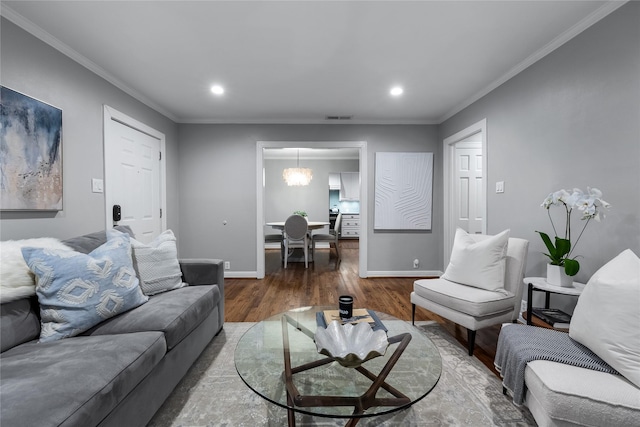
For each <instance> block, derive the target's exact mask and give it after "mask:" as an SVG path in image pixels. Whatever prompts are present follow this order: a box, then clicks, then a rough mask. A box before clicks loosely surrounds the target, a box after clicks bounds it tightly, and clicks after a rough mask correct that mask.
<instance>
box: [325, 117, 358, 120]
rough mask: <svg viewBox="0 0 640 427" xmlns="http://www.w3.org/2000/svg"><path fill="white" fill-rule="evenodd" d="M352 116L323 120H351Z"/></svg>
mask: <svg viewBox="0 0 640 427" xmlns="http://www.w3.org/2000/svg"><path fill="white" fill-rule="evenodd" d="M352 118H353V116H326V117H325V120H351V119H352Z"/></svg>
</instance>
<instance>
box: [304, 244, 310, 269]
mask: <svg viewBox="0 0 640 427" xmlns="http://www.w3.org/2000/svg"><path fill="white" fill-rule="evenodd" d="M304 268H309V241H308V240H307V238H306V237H305V239H304Z"/></svg>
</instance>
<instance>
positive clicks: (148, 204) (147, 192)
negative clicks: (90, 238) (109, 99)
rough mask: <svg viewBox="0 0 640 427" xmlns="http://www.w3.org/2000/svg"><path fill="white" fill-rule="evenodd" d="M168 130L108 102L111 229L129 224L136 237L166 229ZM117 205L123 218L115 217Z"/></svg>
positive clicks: (106, 151)
mask: <svg viewBox="0 0 640 427" xmlns="http://www.w3.org/2000/svg"><path fill="white" fill-rule="evenodd" d="M164 151H165V137H164V134H162V133H160V132H158V131H157V130H155V129H152V128H150V127H148V126H146V125H145V124H143V123H140V122H138V121H137V120H135V119H133V118H131V117H128V116H126V115H125V114H122V113H120V112H119V111H117V110H115V109H113V108H111V107H109V106H106V105H105V106H104V167H105V171H104V177H105V186H104V188H105V218H106V225H105V227H106V228H107V229H109V228H111V227H113V226H114V225H128V226H130V227H131V229H132V230H133V232H134V234H135V236H136V239H138V240H140V241H141V242H143V243H148V242H150V241H151V240H153V238H154V237H156V236H157V235H158V234H160V233H161V232H162V230H164V229H166V215H164V212H166V191H165V188H166V185H165V159H164V157H165V156H164V155H163V153H164ZM114 205H117V206H119V207H120V215H121V218H119V219H118V218H114V209H113V207H114Z"/></svg>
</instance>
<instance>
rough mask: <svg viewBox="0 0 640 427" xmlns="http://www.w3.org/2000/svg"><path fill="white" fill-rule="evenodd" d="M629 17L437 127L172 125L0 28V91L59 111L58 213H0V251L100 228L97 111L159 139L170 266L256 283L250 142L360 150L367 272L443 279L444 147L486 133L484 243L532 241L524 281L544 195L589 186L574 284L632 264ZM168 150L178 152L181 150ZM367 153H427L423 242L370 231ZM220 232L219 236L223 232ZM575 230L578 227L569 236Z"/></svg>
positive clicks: (639, 223) (639, 155)
mask: <svg viewBox="0 0 640 427" xmlns="http://www.w3.org/2000/svg"><path fill="white" fill-rule="evenodd" d="M639 20H640V4H638V3H637V2H630V3H629V4H627V5H625V6H623V7H622V8H620V9H619V10H617V11H616V12H614V13H613V14H612V15H610V16H609V17H607V18H605V19H603V20H602V21H601V22H599V23H597V24H595V25H594V26H593V27H591V28H589V29H587V30H586V31H585V32H583V33H582V34H580V35H579V36H577V37H576V38H575V39H573V40H572V41H570V42H569V43H567V44H566V45H564V46H562V47H561V48H560V49H558V50H557V51H555V52H553V53H552V54H550V55H548V56H547V57H545V58H543V59H542V60H541V61H539V62H538V63H536V64H534V65H533V66H531V67H529V68H528V69H527V70H525V71H524V72H522V73H521V74H519V75H518V76H516V77H514V78H513V79H511V80H510V81H508V82H507V83H505V84H504V85H502V86H501V87H499V88H497V89H496V90H494V91H493V92H491V93H490V94H488V95H487V96H485V97H484V98H482V99H480V100H479V101H477V102H476V103H474V104H473V105H471V106H470V107H468V108H466V109H465V110H463V111H462V112H460V113H459V114H456V115H455V116H454V117H452V118H451V119H449V120H447V121H445V122H444V123H443V124H441V125H440V126H427V125H425V126H400V125H399V126H389V125H379V126H376V125H190V124H182V125H176V124H174V123H173V122H172V121H171V120H168V119H167V118H165V117H164V116H162V115H161V114H159V113H157V112H155V111H153V110H152V109H150V108H148V107H146V106H145V105H143V104H141V103H140V102H138V101H136V100H135V99H133V98H131V97H130V96H128V95H126V94H125V93H123V92H122V91H120V90H119V89H117V88H115V87H114V86H112V85H111V84H109V83H108V82H106V81H105V80H103V79H102V78H100V77H98V76H96V75H95V74H93V73H91V72H90V71H88V70H87V69H85V68H83V67H82V66H80V65H78V64H76V63H75V62H73V61H72V60H71V59H69V58H67V57H66V56H64V55H62V54H61V53H59V52H57V51H56V50H54V49H53V48H51V47H50V46H48V45H46V44H44V43H43V42H41V41H39V40H38V39H36V38H34V37H33V36H31V35H29V34H27V33H26V32H24V31H22V30H21V29H19V28H17V27H16V26H15V25H14V24H12V23H10V22H8V21H6V20H4V19H3V20H2V25H1V31H2V33H1V36H2V38H1V43H2V45H1V49H0V55H1V58H0V59H1V70H0V71H1V78H2V81H1V83H2V84H3V85H6V86H8V87H11V88H13V89H15V90H18V91H21V92H24V93H26V94H28V95H30V96H33V97H35V98H38V99H41V100H43V101H46V102H48V103H51V104H53V105H56V106H58V107H60V108H62V109H63V120H64V125H63V126H64V142H63V153H64V165H63V167H64V211H62V212H59V213H56V214H42V213H6V212H5V213H3V214H2V221H0V227H1V228H0V238H1V239H3V240H6V239H12V238H27V237H34V236H53V237H62V238H64V237H71V236H74V235H77V234H80V233H85V232H91V231H94V230H97V229H102V228H103V227H104V221H105V218H104V199H103V196H102V195H101V194H93V193H91V191H90V180H91V178H102V177H103V172H102V170H103V154H102V149H103V148H102V105H103V104H108V105H111V106H112V107H114V108H116V109H118V110H120V111H122V112H123V113H125V114H127V115H129V116H132V117H134V118H135V119H137V120H139V121H141V122H144V123H146V124H148V125H149V126H151V127H154V128H156V129H158V130H159V131H160V132H163V133H165V135H166V138H167V185H168V212H167V218H168V226H169V227H170V228H172V229H174V231H176V233H177V234H178V237H179V239H178V241H179V245H180V254H181V256H189V257H220V258H224V259H226V260H230V261H231V263H232V267H233V268H232V269H233V270H235V271H254V270H255V269H256V265H257V261H256V259H255V257H256V251H255V248H256V245H257V236H256V230H255V212H256V188H255V182H256V176H255V174H256V165H255V163H256V159H255V150H256V141H285V140H288V141H345V140H348V141H367V142H368V159H367V165H368V171H369V182H368V185H369V194H368V212H369V215H370V218H369V230H367V233H368V237H369V247H368V254H369V255H368V265H369V270H374V271H404V270H411V269H412V264H411V263H412V260H413V259H414V258H419V259H420V261H421V263H420V267H421V269H425V270H439V269H442V268H443V265H442V262H443V261H442V247H443V242H442V225H443V221H442V213H443V211H442V200H443V194H442V148H441V145H442V140H443V139H444V138H445V137H447V136H450V135H452V134H454V133H456V132H457V131H459V130H461V129H463V128H465V127H467V126H469V125H470V124H472V123H475V122H477V121H479V120H481V119H483V118H486V119H487V123H488V163H489V171H488V182H489V188H490V189H491V188H493V186H494V183H495V181H500V180H504V181H505V186H506V191H505V193H504V194H495V193H494V192H492V191H490V192H489V195H488V229H489V232H490V233H495V232H498V231H500V230H502V229H504V228H511V230H512V233H513V235H515V236H520V237H524V238H527V239H529V240H530V241H531V250H530V255H529V266H528V269H527V274H528V275H541V274H543V272H544V264H545V260H544V257H543V255H542V254H541V252H542V250H543V247H542V243H541V242H540V239H539V237H538V236H537V235H536V234H535V233H534V231H535V230H545V231H549V230H550V226H549V223H548V219H547V217H546V215H545V212H544V211H543V210H542V209H541V208H540V207H539V205H540V203H541V201H542V199H543V198H544V197H545V196H546V195H547V194H548V193H549V192H551V191H553V190H556V189H559V188H562V187H574V186H576V187H581V188H585V187H586V186H595V187H599V188H600V189H602V190H603V192H604V198H605V199H606V200H608V201H609V202H610V203H611V204H612V205H613V207H612V209H611V211H610V212H609V213H608V215H607V218H606V219H605V220H604V221H603V222H602V223H592V224H590V225H589V228H588V229H587V231H586V232H585V235H584V236H583V240H582V241H581V242H580V245H579V247H578V253H579V254H580V255H582V258H580V261H581V263H582V266H583V267H582V271H581V272H580V274H579V275H578V279H579V280H582V281H585V280H586V279H587V278H588V277H589V276H590V275H591V274H592V273H593V272H594V271H595V270H596V269H597V268H599V267H600V266H601V265H602V264H604V263H605V262H607V261H608V260H609V259H611V258H612V257H613V256H615V255H617V254H618V253H619V252H620V251H622V250H623V249H625V248H631V249H633V250H634V251H635V252H636V253H640V238H639V236H640V219H639V216H638V215H639V214H638V212H639V211H640V192H639V191H638V188H639V185H640V172H639V169H638V164H639V160H640V141H639V140H640V124H639V123H640V120H639V117H640V104H639V99H640V79H638V75H640V50H639V49H638V40H639V39H640V29H639V26H638V25H637V23H638V22H639ZM177 141H180V144H178V142H177ZM377 151H426V152H433V153H434V155H435V156H434V192H433V206H434V211H433V232H428V233H397V232H396V233H393V232H391V233H378V232H374V231H373V228H372V227H373V213H374V206H373V204H374V185H373V180H374V177H375V172H374V159H375V153H376V152H377ZM225 220H226V221H227V225H224V224H223V221H225ZM578 225H580V224H578Z"/></svg>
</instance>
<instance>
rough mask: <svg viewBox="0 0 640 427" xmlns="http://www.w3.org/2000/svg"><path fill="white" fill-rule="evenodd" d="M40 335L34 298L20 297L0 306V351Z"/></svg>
mask: <svg viewBox="0 0 640 427" xmlns="http://www.w3.org/2000/svg"><path fill="white" fill-rule="evenodd" d="M39 336H40V319H39V318H38V306H37V303H36V298H35V297H32V298H22V299H19V300H17V301H11V302H7V303H5V304H2V305H1V306H0V347H1V348H0V351H5V350H8V349H10V348H12V347H15V346H16V345H19V344H22V343H23V342H27V341H31V340H34V339H36V338H38V337H39Z"/></svg>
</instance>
